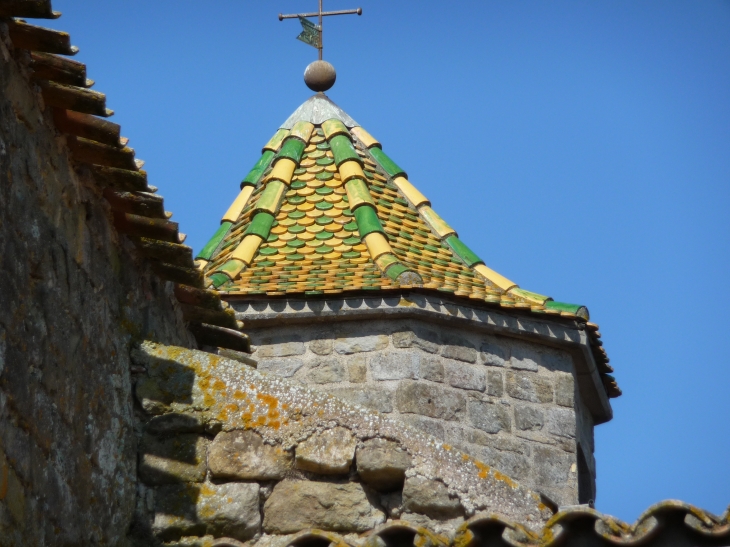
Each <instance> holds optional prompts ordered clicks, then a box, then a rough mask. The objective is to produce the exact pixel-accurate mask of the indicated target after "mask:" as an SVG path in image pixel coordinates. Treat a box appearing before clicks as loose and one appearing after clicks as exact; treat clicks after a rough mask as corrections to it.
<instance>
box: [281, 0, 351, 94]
mask: <svg viewBox="0 0 730 547" xmlns="http://www.w3.org/2000/svg"><path fill="white" fill-rule="evenodd" d="M355 14H357V15H362V8H357V9H348V10H339V11H322V0H319V11H318V12H314V13H290V14H288V15H284V14H282V13H280V14H279V21H283V20H284V19H295V18H298V19H299V22H300V23H301V25H302V32H301V34H300V35H299V36H297V40H301V41H302V42H304V43H305V44H309V45H310V46H312V47H314V48H317V50H318V51H319V60H318V61H315V62H313V63H312V64H310V65H309V66H308V67H307V69H306V70H305V71H304V82H305V83H306V84H307V86H308V87H309V89H311V90H313V91H320V92H323V91H327V90H328V89H329V88H331V87H332V86H333V85H334V84H335V79H336V77H337V75H336V73H335V67H333V66H332V65H331V64H330V63H328V62H326V61H323V60H322V34H323V33H322V17H325V16H328V15H355ZM307 17H318V18H319V25H315V24H314V23H312V22H311V21H310V20H309V19H307Z"/></svg>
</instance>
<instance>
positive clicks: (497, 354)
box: [479, 341, 510, 367]
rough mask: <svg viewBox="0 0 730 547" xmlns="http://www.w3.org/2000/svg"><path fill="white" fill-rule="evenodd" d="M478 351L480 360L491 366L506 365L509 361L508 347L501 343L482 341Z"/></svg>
mask: <svg viewBox="0 0 730 547" xmlns="http://www.w3.org/2000/svg"><path fill="white" fill-rule="evenodd" d="M479 351H480V352H481V354H482V360H483V362H484V364H485V365H491V366H493V367H506V366H507V362H508V361H509V357H510V351H509V348H508V347H506V346H503V345H502V344H500V343H498V342H496V341H494V342H491V341H490V342H483V343H482V345H481V347H480V348H479Z"/></svg>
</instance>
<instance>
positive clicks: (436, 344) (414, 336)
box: [393, 327, 441, 353]
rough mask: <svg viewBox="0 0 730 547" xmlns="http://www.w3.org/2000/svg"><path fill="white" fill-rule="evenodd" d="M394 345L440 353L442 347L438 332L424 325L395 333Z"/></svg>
mask: <svg viewBox="0 0 730 547" xmlns="http://www.w3.org/2000/svg"><path fill="white" fill-rule="evenodd" d="M393 345H394V346H395V347H396V348H412V347H414V348H419V349H421V350H423V351H427V352H428V353H438V351H439V349H440V348H441V343H440V340H439V335H438V333H437V332H435V331H432V330H429V329H425V328H423V327H415V328H414V329H413V330H408V331H402V332H395V333H393Z"/></svg>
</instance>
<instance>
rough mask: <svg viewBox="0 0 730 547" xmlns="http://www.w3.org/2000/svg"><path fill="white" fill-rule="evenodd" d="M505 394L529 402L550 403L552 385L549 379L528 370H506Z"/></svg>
mask: <svg viewBox="0 0 730 547" xmlns="http://www.w3.org/2000/svg"><path fill="white" fill-rule="evenodd" d="M507 394H508V395H509V396H510V397H512V398H514V399H521V400H523V401H530V402H531V403H550V402H552V400H553V386H552V385H551V384H550V381H549V380H547V379H545V378H541V377H540V376H538V375H537V374H533V373H530V372H511V371H510V372H507Z"/></svg>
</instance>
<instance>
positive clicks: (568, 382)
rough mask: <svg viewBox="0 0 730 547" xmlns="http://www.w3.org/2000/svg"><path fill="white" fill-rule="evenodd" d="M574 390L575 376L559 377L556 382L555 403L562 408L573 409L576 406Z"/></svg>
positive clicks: (563, 375)
mask: <svg viewBox="0 0 730 547" xmlns="http://www.w3.org/2000/svg"><path fill="white" fill-rule="evenodd" d="M574 390H575V386H574V382H573V375H572V374H561V375H559V376H558V379H557V380H556V381H555V402H556V403H557V404H559V405H560V406H565V407H568V408H573V406H574V405H575V396H574Z"/></svg>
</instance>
